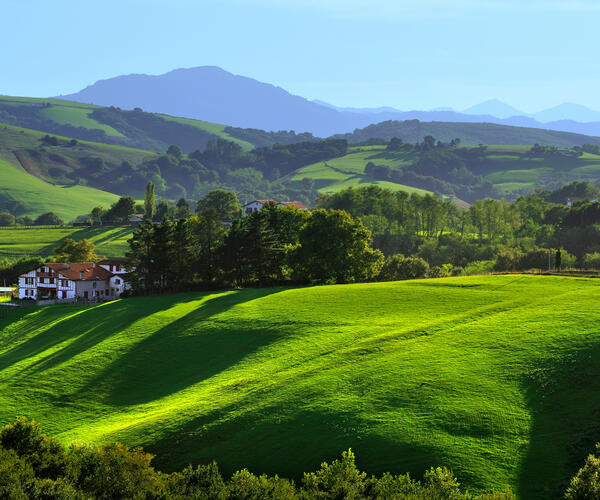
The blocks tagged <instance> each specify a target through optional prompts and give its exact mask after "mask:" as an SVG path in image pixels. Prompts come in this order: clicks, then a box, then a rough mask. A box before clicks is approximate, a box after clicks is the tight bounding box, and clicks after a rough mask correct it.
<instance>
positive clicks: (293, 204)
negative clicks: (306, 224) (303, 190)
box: [279, 201, 308, 208]
mask: <svg viewBox="0 0 600 500" xmlns="http://www.w3.org/2000/svg"><path fill="white" fill-rule="evenodd" d="M279 204H280V205H285V206H286V207H295V208H308V207H307V206H306V205H305V204H304V203H300V202H299V201H280V202H279Z"/></svg>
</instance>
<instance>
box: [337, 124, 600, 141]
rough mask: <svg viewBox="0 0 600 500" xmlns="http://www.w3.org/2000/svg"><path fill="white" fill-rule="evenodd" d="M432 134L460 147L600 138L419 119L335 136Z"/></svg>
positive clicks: (411, 137)
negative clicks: (459, 144)
mask: <svg viewBox="0 0 600 500" xmlns="http://www.w3.org/2000/svg"><path fill="white" fill-rule="evenodd" d="M426 135H432V136H434V137H435V138H436V139H439V140H441V141H443V142H450V141H451V140H452V139H455V138H457V137H458V138H459V139H460V140H461V141H462V143H463V144H471V145H477V144H509V145H510V144H520V145H529V146H531V145H533V144H536V143H537V144H546V145H554V146H560V147H573V146H581V145H583V144H600V137H591V136H588V135H582V134H573V133H571V132H559V131H556V130H544V129H539V128H528V127H512V126H509V125H497V124H494V123H456V122H422V121H419V120H405V121H395V120H390V121H385V122H381V123H375V124H373V125H369V126H368V127H365V128H362V129H357V130H355V131H354V132H352V133H349V134H338V135H336V136H335V137H339V138H344V139H347V140H348V141H349V142H351V143H358V142H363V141H366V140H368V139H373V138H377V139H387V140H389V139H391V138H392V137H400V138H401V139H402V140H403V141H404V142H413V143H414V142H417V141H422V140H423V137H425V136H426Z"/></svg>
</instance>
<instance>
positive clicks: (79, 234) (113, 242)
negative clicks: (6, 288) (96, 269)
mask: <svg viewBox="0 0 600 500" xmlns="http://www.w3.org/2000/svg"><path fill="white" fill-rule="evenodd" d="M132 232H133V228H131V227H109V226H107V227H73V226H67V227H60V228H53V227H27V228H0V257H24V256H27V255H40V256H42V257H47V256H50V255H52V254H53V251H54V249H55V248H56V247H57V246H59V245H60V244H61V243H62V242H63V241H64V240H65V239H66V238H73V239H74V240H76V241H79V240H82V239H84V238H87V239H88V240H90V241H91V242H93V243H94V244H95V245H96V253H97V254H98V255H100V256H104V257H123V256H124V255H125V252H126V251H127V250H128V248H129V246H128V243H127V240H128V239H129V238H131V233H132Z"/></svg>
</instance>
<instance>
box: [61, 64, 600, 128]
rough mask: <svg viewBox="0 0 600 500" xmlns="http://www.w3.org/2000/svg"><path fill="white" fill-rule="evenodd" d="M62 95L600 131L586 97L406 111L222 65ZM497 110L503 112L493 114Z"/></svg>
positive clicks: (223, 115)
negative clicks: (524, 107)
mask: <svg viewBox="0 0 600 500" xmlns="http://www.w3.org/2000/svg"><path fill="white" fill-rule="evenodd" d="M59 98H60V99H68V100H73V101H77V102H85V103H90V104H96V105H101V106H116V107H120V108H123V109H134V108H141V109H143V110H144V111H149V112H154V113H165V114H169V115H172V116H180V117H185V118H192V119H197V120H204V121H209V122H215V123H226V124H228V125H230V126H232V127H240V128H255V129H262V130H266V131H278V130H294V131H297V132H310V133H313V134H314V135H317V136H319V137H327V136H330V135H334V134H341V133H350V132H352V131H353V130H354V129H357V128H364V127H366V126H368V125H371V124H373V123H378V122H382V121H388V120H399V121H402V120H414V119H417V120H420V121H430V122H433V121H444V122H457V123H468V122H475V123H481V122H486V123H495V124H500V125H518V126H528V127H533V128H541V129H548V130H561V131H565V132H574V133H583V134H585V135H600V112H596V111H593V110H591V109H589V108H586V107H585V106H581V105H573V104H569V103H564V104H562V105H558V106H555V107H554V108H549V109H548V110H543V111H540V112H538V113H533V114H528V113H524V112H520V111H519V110H518V109H516V108H513V107H512V106H510V105H508V104H506V103H503V102H502V101H500V100H498V99H492V100H490V101H485V102H483V103H480V104H478V105H474V106H471V107H470V108H467V109H466V110H465V111H463V112H458V111H453V110H449V109H445V108H441V109H440V108H437V109H435V110H431V111H422V110H414V109H413V110H409V111H402V110H398V109H396V108H393V107H389V106H382V107H378V108H359V107H340V106H335V105H333V104H331V103H327V102H325V101H321V100H312V101H311V100H308V99H306V98H304V97H302V96H298V95H295V94H292V93H291V92H289V91H287V90H285V89H284V88H282V87H279V86H276V85H273V84H270V83H265V82H261V81H259V80H257V79H254V78H250V77H247V76H243V75H237V74H233V73H230V72H228V71H226V70H224V69H222V68H220V67H218V66H197V67H193V68H178V69H174V70H172V71H169V72H167V73H164V74H162V75H147V74H141V73H132V74H129V75H120V76H117V77H113V78H107V79H103V80H99V81H97V82H96V83H93V84H91V85H88V86H87V87H85V88H84V89H83V90H81V91H79V92H76V93H73V94H67V95H61V96H60V97H59ZM513 112H516V114H513ZM494 113H496V114H500V115H502V116H500V117H498V116H494ZM569 113H578V116H585V117H586V118H587V119H588V122H589V123H583V122H581V120H575V119H573V118H572V117H571V116H570V115H569ZM510 115H512V116H510ZM542 119H543V120H546V122H542V121H541V120H542Z"/></svg>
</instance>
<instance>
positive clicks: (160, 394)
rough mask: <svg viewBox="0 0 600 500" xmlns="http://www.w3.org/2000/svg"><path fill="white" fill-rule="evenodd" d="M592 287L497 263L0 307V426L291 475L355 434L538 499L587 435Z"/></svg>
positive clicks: (392, 462) (593, 388)
mask: <svg viewBox="0 0 600 500" xmlns="http://www.w3.org/2000/svg"><path fill="white" fill-rule="evenodd" d="M599 298H600V288H599V287H598V284H597V282H596V281H595V280H591V279H574V278H564V277H538V276H517V275H511V276H491V277H470V278H448V279H444V280H420V281H413V282H401V283H377V284H361V285H340V286H328V287H314V288H303V289H302V288H301V289H263V290H244V291H233V292H223V293H206V294H200V293H196V294H180V295H172V296H166V297H156V298H137V299H128V300H123V301H117V302H112V303H109V304H105V305H101V306H96V307H90V308H81V307H73V306H56V307H47V308H40V309H26V310H24V311H19V312H16V313H14V314H15V316H13V318H12V320H10V321H9V320H8V319H4V320H1V319H0V421H2V422H7V421H9V420H11V419H13V418H14V416H15V415H21V414H25V415H28V416H29V417H34V418H36V419H39V420H40V421H41V422H43V423H44V425H45V428H46V429H47V430H48V431H49V432H51V433H52V434H55V435H58V436H59V437H60V439H62V440H63V441H65V442H67V441H71V440H79V441H85V442H105V441H112V440H120V441H123V442H126V443H128V444H132V445H133V444H140V445H144V446H146V447H148V448H149V449H150V450H151V451H153V452H157V453H159V458H158V466H160V467H162V468H165V469H172V468H179V467H182V466H184V465H185V464H187V463H189V462H194V463H197V462H206V461H209V460H212V459H216V460H217V461H218V462H219V463H220V464H221V465H222V466H223V468H224V469H225V470H226V471H231V470H232V469H235V468H239V467H243V466H248V467H249V468H250V469H251V470H254V471H265V472H278V473H281V474H286V475H293V476H298V474H299V473H300V472H301V471H304V470H309V469H314V468H315V467H317V466H318V464H319V461H320V460H322V459H328V458H333V457H335V456H337V455H338V454H339V452H340V451H341V450H343V449H346V448H348V447H352V448H353V449H354V450H355V451H356V452H357V454H358V462H359V465H360V466H361V467H362V468H364V469H366V470H368V471H371V472H382V471H387V470H390V471H394V472H404V471H407V470H408V471H412V472H414V473H415V474H420V473H422V471H423V470H424V469H425V468H426V467H428V466H430V465H436V464H446V465H449V466H451V467H452V468H453V469H454V471H455V472H456V473H457V474H458V476H459V477H460V478H461V479H462V482H463V483H464V484H465V485H468V486H469V487H471V488H489V487H491V486H501V485H503V484H506V483H510V484H511V485H512V486H513V487H514V488H516V489H517V490H518V491H519V492H520V494H521V496H522V498H528V499H529V498H548V497H549V496H551V495H552V494H553V493H560V486H558V485H559V484H560V483H561V481H563V480H564V479H565V478H566V477H568V476H569V475H570V474H571V473H572V471H573V468H574V467H577V464H579V463H580V461H581V460H582V459H583V457H584V456H585V454H586V452H587V451H589V450H591V449H592V446H593V443H594V442H595V441H596V440H598V435H599V434H600V429H598V424H597V418H596V416H597V412H598V410H599V408H600V405H599V402H598V399H597V398H596V397H595V394H597V390H598V380H600V377H599V376H600V362H598V359H599V358H598V354H599V351H600V333H599V331H598V328H597V325H598V321H599V320H600V312H599V310H598V308H597V307H596V304H597V301H598V299H599ZM548 471H552V473H551V474H549V473H548ZM544 485H549V487H548V488H547V487H545V486H544Z"/></svg>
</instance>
